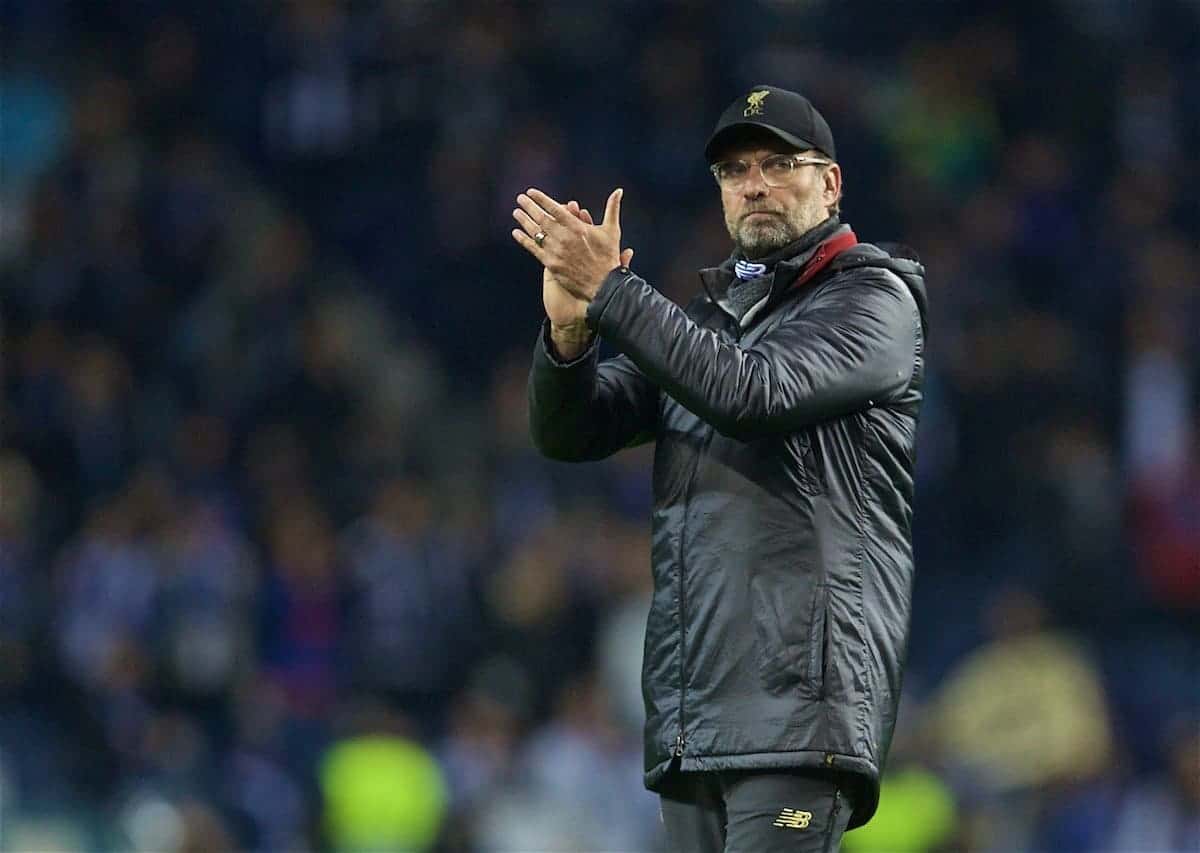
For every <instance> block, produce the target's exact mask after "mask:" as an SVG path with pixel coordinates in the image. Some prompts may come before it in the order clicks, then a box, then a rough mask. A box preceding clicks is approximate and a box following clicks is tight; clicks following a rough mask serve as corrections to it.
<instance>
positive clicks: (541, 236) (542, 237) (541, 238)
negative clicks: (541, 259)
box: [533, 231, 546, 248]
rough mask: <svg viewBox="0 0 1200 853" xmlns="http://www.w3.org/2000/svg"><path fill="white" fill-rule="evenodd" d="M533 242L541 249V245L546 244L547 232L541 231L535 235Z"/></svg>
mask: <svg viewBox="0 0 1200 853" xmlns="http://www.w3.org/2000/svg"><path fill="white" fill-rule="evenodd" d="M533 242H535V243H537V244H538V248H541V245H542V244H543V243H545V242H546V232H545V231H539V232H538V233H536V234H534V235H533Z"/></svg>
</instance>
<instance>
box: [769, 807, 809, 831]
mask: <svg viewBox="0 0 1200 853" xmlns="http://www.w3.org/2000/svg"><path fill="white" fill-rule="evenodd" d="M810 821H812V812H802V811H800V810H799V809H784V810H783V811H781V812H780V813H779V817H777V818H775V822H774V823H772V824H771V826H780V827H784V828H785V829H807V828H808V824H809V822H810Z"/></svg>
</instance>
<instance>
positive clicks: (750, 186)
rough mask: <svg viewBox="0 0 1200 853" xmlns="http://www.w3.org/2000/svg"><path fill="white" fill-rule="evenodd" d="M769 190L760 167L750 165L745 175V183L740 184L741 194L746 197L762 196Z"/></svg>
mask: <svg viewBox="0 0 1200 853" xmlns="http://www.w3.org/2000/svg"><path fill="white" fill-rule="evenodd" d="M769 190H770V187H768V186H767V182H766V181H765V180H764V179H763V173H762V169H761V167H759V166H757V165H755V166H751V167H750V174H748V175H746V183H745V184H743V185H742V195H744V196H745V197H746V198H748V199H754V198H762V197H763V196H765V195H766V194H767V192H768V191H769Z"/></svg>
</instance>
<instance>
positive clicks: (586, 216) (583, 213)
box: [567, 199, 596, 225]
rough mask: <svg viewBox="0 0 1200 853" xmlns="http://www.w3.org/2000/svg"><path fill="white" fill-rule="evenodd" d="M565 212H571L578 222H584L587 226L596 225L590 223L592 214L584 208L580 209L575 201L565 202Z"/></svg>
mask: <svg viewBox="0 0 1200 853" xmlns="http://www.w3.org/2000/svg"><path fill="white" fill-rule="evenodd" d="M567 210H569V211H571V213H573V214H574V215H575V218H576V219H578V220H579V221H580V222H585V223H587V224H588V225H595V224H596V223H594V222H592V214H590V213H589V212H588V209H587V208H586V207H580V206H579V202H577V201H575V199H571V200H570V201H568V202H567Z"/></svg>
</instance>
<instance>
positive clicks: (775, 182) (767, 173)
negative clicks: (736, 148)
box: [709, 154, 833, 190]
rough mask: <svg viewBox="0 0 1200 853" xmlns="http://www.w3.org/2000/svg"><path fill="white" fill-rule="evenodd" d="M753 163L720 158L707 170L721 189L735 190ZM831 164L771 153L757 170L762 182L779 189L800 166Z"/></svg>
mask: <svg viewBox="0 0 1200 853" xmlns="http://www.w3.org/2000/svg"><path fill="white" fill-rule="evenodd" d="M753 165H755V164H754V163H747V162H746V161H745V160H722V161H721V162H720V163H713V164H712V166H710V167H709V171H711V172H712V173H713V177H714V178H716V179H717V183H718V184H719V185H720V186H721V188H722V189H727V190H735V189H737V188H738V187H740V186H741V185H742V184H744V183H746V179H747V178H748V177H750V167H751V166H753ZM831 165H833V164H832V161H830V160H818V159H817V158H815V157H802V156H800V155H799V154H772V155H771V156H770V157H764V158H763V159H762V161H761V162H759V163H758V170H759V171H760V172H762V176H763V183H764V184H766V185H767V186H768V187H774V188H776V189H779V188H780V187H786V186H788V185H789V184H791V182H792V178H793V177H795V175H796V172H797V171H798V170H799V169H800V167H801V166H831Z"/></svg>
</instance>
